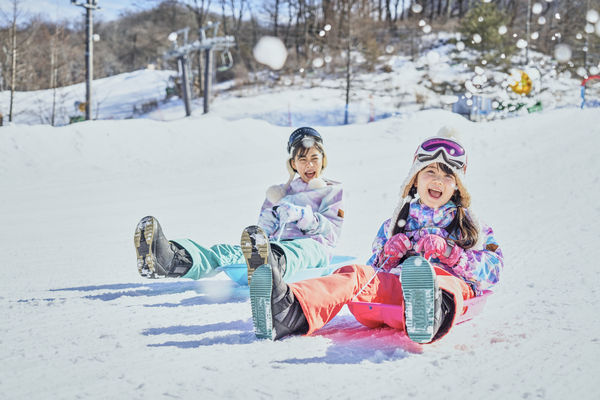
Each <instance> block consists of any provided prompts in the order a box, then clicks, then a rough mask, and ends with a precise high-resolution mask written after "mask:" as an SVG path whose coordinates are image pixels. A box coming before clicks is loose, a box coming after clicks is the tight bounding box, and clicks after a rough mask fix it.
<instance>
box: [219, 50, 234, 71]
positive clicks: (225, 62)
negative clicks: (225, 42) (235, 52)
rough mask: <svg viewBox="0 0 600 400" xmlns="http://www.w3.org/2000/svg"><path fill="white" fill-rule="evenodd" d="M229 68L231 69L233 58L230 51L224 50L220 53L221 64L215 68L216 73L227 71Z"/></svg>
mask: <svg viewBox="0 0 600 400" xmlns="http://www.w3.org/2000/svg"><path fill="white" fill-rule="evenodd" d="M231 67H233V56H232V55H231V51H229V50H224V51H222V52H221V63H220V64H219V66H218V67H217V71H219V72H224V71H228V70H230V69H231Z"/></svg>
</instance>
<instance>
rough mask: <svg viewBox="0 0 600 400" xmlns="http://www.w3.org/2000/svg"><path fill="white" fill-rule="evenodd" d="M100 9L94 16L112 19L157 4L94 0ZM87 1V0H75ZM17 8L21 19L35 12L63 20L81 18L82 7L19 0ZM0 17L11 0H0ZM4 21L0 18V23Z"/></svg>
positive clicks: (62, 1)
mask: <svg viewBox="0 0 600 400" xmlns="http://www.w3.org/2000/svg"><path fill="white" fill-rule="evenodd" d="M96 1H97V3H98V5H99V6H100V8H101V10H100V11H98V12H94V18H95V19H96V18H99V19H102V20H103V21H107V20H113V19H115V18H117V17H118V16H119V14H120V13H122V12H123V11H126V10H140V9H144V8H151V7H153V6H154V5H156V4H158V1H152V0H130V1H127V0H96ZM77 2H78V3H79V2H87V0H77ZM19 9H21V10H22V14H21V15H22V16H21V19H23V20H26V19H29V18H31V16H33V15H35V14H42V15H44V16H45V17H47V18H48V19H50V20H54V21H55V20H63V19H67V20H70V19H74V18H83V13H84V9H83V8H82V7H77V6H74V5H72V4H71V0H19ZM0 10H1V11H2V13H0V19H6V17H5V15H6V16H10V15H12V0H0ZM5 24H6V21H4V20H1V21H0V25H5Z"/></svg>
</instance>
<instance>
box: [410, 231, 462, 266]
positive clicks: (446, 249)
mask: <svg viewBox="0 0 600 400" xmlns="http://www.w3.org/2000/svg"><path fill="white" fill-rule="evenodd" d="M415 250H416V251H417V252H419V253H422V254H423V257H425V258H427V259H429V258H431V257H432V256H433V257H435V258H437V259H438V260H440V261H441V262H442V263H444V264H446V265H447V266H449V267H453V266H454V265H456V263H457V262H458V260H459V259H460V256H461V255H462V253H463V252H464V250H463V249H462V248H461V247H460V246H454V247H451V246H448V242H446V239H444V238H443V237H441V236H438V235H425V236H423V237H422V238H421V239H419V241H418V242H417V244H416V245H415Z"/></svg>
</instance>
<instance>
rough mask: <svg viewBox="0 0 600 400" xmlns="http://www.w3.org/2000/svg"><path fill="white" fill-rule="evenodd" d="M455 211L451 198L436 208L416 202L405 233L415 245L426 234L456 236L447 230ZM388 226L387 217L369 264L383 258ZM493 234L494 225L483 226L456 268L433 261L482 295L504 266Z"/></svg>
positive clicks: (376, 265) (376, 264) (497, 278)
mask: <svg viewBox="0 0 600 400" xmlns="http://www.w3.org/2000/svg"><path fill="white" fill-rule="evenodd" d="M467 211H468V210H467ZM455 214H456V206H455V205H454V203H452V202H451V201H450V202H448V203H446V204H445V205H443V206H442V207H440V208H438V209H437V210H434V209H433V208H430V207H427V206H426V205H424V204H421V203H420V202H418V201H415V202H413V203H411V205H410V209H409V215H408V221H406V225H405V228H404V234H405V235H406V236H408V238H409V239H410V241H411V243H412V245H413V246H414V245H415V244H416V243H417V241H418V240H419V239H420V238H422V237H423V236H424V235H427V234H434V235H439V236H441V237H443V238H448V239H456V237H453V236H452V235H448V232H446V230H445V229H444V228H445V227H447V226H448V225H450V223H451V222H452V220H453V219H454V215H455ZM467 214H468V212H467ZM389 225H390V220H389V219H388V220H386V221H385V222H384V223H383V224H382V225H381V228H380V229H379V232H377V236H376V237H375V240H374V241H373V254H372V256H371V258H369V260H368V261H367V264H368V265H372V266H375V267H378V266H379V263H380V260H381V258H382V257H380V253H381V252H382V251H383V246H384V244H385V242H387V241H388V239H389V237H388V234H389V231H390V230H389ZM493 235H494V232H493V231H492V228H490V227H489V226H487V225H482V226H481V231H480V238H479V241H478V242H477V244H476V245H475V246H474V247H471V248H470V249H467V250H465V252H464V253H463V254H462V255H461V257H460V259H459V260H458V262H457V263H456V265H455V266H454V267H449V266H447V265H444V264H443V263H441V262H440V261H439V260H438V259H437V258H432V259H431V261H432V263H433V264H436V265H438V266H440V267H442V268H443V269H444V270H446V271H448V272H449V273H451V274H453V275H454V276H457V277H459V278H461V279H463V280H464V281H466V282H467V283H468V284H470V285H471V287H472V288H473V290H474V291H475V294H476V295H480V294H481V293H482V292H483V291H484V290H486V289H489V288H490V287H492V286H493V285H494V284H496V283H497V282H498V280H499V277H500V271H501V270H502V268H503V266H504V261H503V256H502V251H501V250H500V247H499V246H498V243H497V242H496V240H495V239H494V236H493Z"/></svg>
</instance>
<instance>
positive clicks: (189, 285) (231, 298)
mask: <svg viewBox="0 0 600 400" xmlns="http://www.w3.org/2000/svg"><path fill="white" fill-rule="evenodd" d="M50 291H51V292H66V291H75V292H96V291H99V292H102V291H105V293H98V294H90V295H86V296H83V298H85V299H90V300H102V301H112V300H116V299H119V298H121V297H154V296H162V295H169V294H177V293H184V292H188V291H193V292H196V293H197V294H199V296H195V297H190V298H187V299H183V300H180V301H179V302H177V303H174V302H165V303H157V304H145V305H144V306H145V307H179V306H195V305H203V304H226V303H243V302H245V301H247V300H248V298H249V295H248V288H247V287H243V286H239V285H237V284H235V283H234V282H231V281H229V280H223V281H219V280H216V281H215V280H210V281H176V282H153V283H117V284H108V285H93V286H77V287H72V288H61V289H51V290H50Z"/></svg>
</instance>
